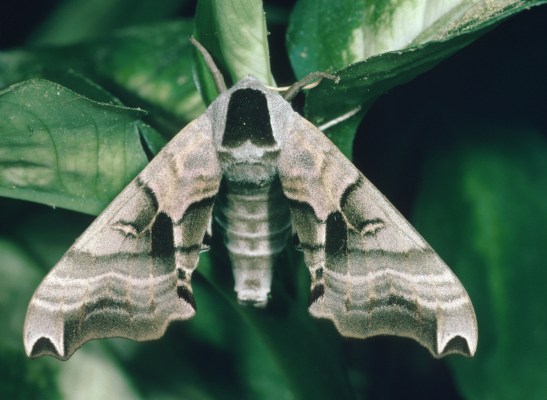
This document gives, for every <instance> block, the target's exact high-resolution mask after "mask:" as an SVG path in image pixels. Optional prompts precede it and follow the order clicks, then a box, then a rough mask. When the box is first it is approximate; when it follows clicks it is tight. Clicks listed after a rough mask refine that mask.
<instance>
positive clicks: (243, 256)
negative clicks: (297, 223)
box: [213, 179, 291, 306]
mask: <svg viewBox="0 0 547 400" xmlns="http://www.w3.org/2000/svg"><path fill="white" fill-rule="evenodd" d="M213 213H214V214H213V215H214V224H215V228H214V232H215V234H217V233H220V234H221V235H222V236H223V239H224V244H225V246H226V248H227V250H228V254H229V256H230V261H231V263H232V269H233V273H234V279H235V290H236V292H237V295H238V300H239V301H240V302H243V303H251V304H253V305H255V306H263V305H265V304H266V303H267V299H268V293H269V292H270V286H271V277H272V267H273V265H274V261H275V258H276V256H277V255H278V254H279V253H280V252H281V251H282V250H283V249H284V248H285V245H286V244H287V238H288V236H289V234H290V232H291V220H290V214H289V207H288V203H287V199H286V198H285V196H284V195H283V192H282V190H281V184H280V182H279V180H278V179H276V180H274V181H273V182H272V183H271V184H268V185H265V186H257V185H249V184H241V183H234V182H229V181H226V180H224V181H223V182H222V184H221V190H220V191H219V194H218V196H217V200H216V202H215V208H214V211H213Z"/></svg>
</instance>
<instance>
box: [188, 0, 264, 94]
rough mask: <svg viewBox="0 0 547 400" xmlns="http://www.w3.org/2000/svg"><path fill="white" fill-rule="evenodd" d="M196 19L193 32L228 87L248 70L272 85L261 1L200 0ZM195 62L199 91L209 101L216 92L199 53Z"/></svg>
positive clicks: (248, 72)
mask: <svg viewBox="0 0 547 400" xmlns="http://www.w3.org/2000/svg"><path fill="white" fill-rule="evenodd" d="M195 20H196V25H195V36H196V38H197V39H198V40H199V41H200V43H201V44H202V45H203V46H204V47H205V48H206V49H207V50H208V51H209V52H210V53H211V55H212V56H213V58H214V60H215V62H216V63H217V66H218V67H219V68H220V69H221V71H222V72H223V73H224V74H225V76H224V79H225V80H226V81H227V82H226V83H227V85H228V87H229V86H231V84H233V83H235V82H237V81H239V80H240V79H242V78H244V77H245V76H247V75H249V74H251V75H253V76H254V77H256V78H257V79H259V80H260V81H262V82H263V83H264V84H266V85H271V86H274V85H275V81H274V79H273V76H272V73H271V71H270V55H269V51H268V39H267V34H268V33H267V30H266V20H265V18H264V10H263V9H262V1H260V0H200V1H198V6H197V10H196V18H195ZM197 64H198V65H197V66H196V68H197V73H198V76H199V81H200V84H201V85H202V88H201V91H202V94H203V96H204V98H205V99H206V100H207V103H210V102H211V101H213V100H214V99H215V97H216V96H217V95H218V92H217V90H216V88H215V86H214V84H213V82H212V79H211V77H210V74H209V69H208V67H207V66H206V65H205V64H204V62H203V60H202V59H201V57H199V58H198V63H197Z"/></svg>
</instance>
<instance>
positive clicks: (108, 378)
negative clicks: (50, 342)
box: [58, 342, 144, 400]
mask: <svg viewBox="0 0 547 400" xmlns="http://www.w3.org/2000/svg"><path fill="white" fill-rule="evenodd" d="M101 347H102V344H101V342H95V343H92V344H88V345H87V346H86V347H85V348H81V349H80V350H78V352H76V354H74V356H72V359H71V361H70V362H65V363H62V366H61V368H60V371H59V377H58V385H59V390H60V392H61V393H62V394H63V397H64V398H65V399H74V400H79V399H81V400H103V399H134V400H139V399H143V398H144V397H142V396H141V395H140V394H139V393H138V392H137V390H136V388H135V387H134V386H133V383H132V382H131V380H130V378H129V377H128V376H127V374H126V373H124V372H123V369H122V368H121V365H120V364H118V363H117V362H116V361H115V359H114V358H113V357H112V356H111V355H109V354H108V353H106V352H104V351H103V350H102V349H101Z"/></svg>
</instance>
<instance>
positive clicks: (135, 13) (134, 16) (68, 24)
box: [31, 0, 184, 44]
mask: <svg viewBox="0 0 547 400" xmlns="http://www.w3.org/2000/svg"><path fill="white" fill-rule="evenodd" d="M58 3H59V4H58V5H57V7H56V8H55V9H54V10H53V12H51V13H50V14H49V15H48V17H47V18H46V19H45V21H44V22H42V23H41V25H40V26H39V27H38V28H37V29H36V30H35V31H34V34H33V37H32V38H31V42H33V43H34V44H68V43H74V42H77V41H81V40H86V39H89V38H91V37H97V36H98V35H104V33H105V32H109V31H112V30H114V29H116V28H122V27H127V26H131V25H137V24H143V23H146V22H151V21H157V20H159V19H161V18H163V17H168V16H171V15H173V14H174V13H175V12H176V11H177V9H179V8H180V7H181V3H184V1H181V0H163V1H161V2H158V1H154V0H140V1H133V0H64V1H60V2H58Z"/></svg>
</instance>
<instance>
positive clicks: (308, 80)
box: [283, 71, 340, 101]
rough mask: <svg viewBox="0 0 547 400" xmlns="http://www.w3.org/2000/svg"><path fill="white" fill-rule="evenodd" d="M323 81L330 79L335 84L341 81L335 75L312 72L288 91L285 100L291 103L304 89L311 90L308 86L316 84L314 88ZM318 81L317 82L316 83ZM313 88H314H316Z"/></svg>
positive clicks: (284, 96)
mask: <svg viewBox="0 0 547 400" xmlns="http://www.w3.org/2000/svg"><path fill="white" fill-rule="evenodd" d="M323 79H330V80H332V81H334V82H335V83H338V81H339V80H340V78H339V77H337V76H335V75H331V74H328V73H326V72H322V71H315V72H310V73H309V74H308V75H306V76H305V77H304V78H302V79H300V80H299V81H298V82H295V83H293V84H292V85H291V86H290V87H289V88H288V89H287V91H286V92H285V93H284V94H283V98H284V99H285V100H287V101H291V100H292V99H294V98H295V96H296V95H297V94H298V92H300V91H301V90H302V89H310V87H307V86H308V85H310V84H312V83H314V86H316V85H318V84H319V83H320V82H321V81H322V80H323ZM316 81H317V82H316ZM314 86H312V87H314Z"/></svg>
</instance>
